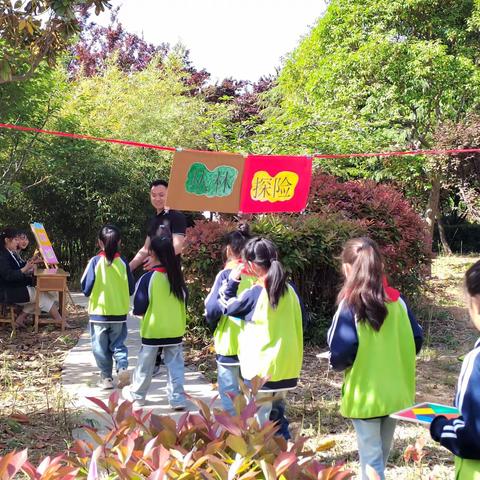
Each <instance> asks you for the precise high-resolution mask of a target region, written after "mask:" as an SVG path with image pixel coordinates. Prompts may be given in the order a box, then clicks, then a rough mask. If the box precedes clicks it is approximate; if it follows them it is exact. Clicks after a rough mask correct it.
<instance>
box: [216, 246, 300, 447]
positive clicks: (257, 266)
mask: <svg viewBox="0 0 480 480" xmlns="http://www.w3.org/2000/svg"><path fill="white" fill-rule="evenodd" d="M244 268H246V270H247V271H248V272H249V273H250V274H252V275H254V276H255V277H256V279H257V282H256V283H255V285H253V286H252V287H250V288H248V289H245V290H243V291H242V292H241V293H240V294H239V293H238V292H239V288H240V283H241V274H242V271H243V270H244ZM220 302H221V304H222V311H223V314H224V315H227V316H230V317H236V318H240V319H242V320H244V321H245V325H244V331H243V332H242V341H241V343H240V347H239V354H238V356H239V360H240V370H241V374H242V377H243V378H244V379H245V380H246V381H247V382H248V381H250V380H252V379H253V378H254V377H256V376H258V377H262V378H265V377H266V378H267V382H266V383H265V384H264V385H263V386H262V387H261V389H260V391H259V393H258V396H257V399H258V400H262V402H261V407H260V408H259V410H258V412H257V419H258V422H259V423H260V425H263V424H264V423H265V422H267V421H268V420H269V417H270V414H271V412H272V407H273V404H274V403H275V404H276V405H279V404H283V401H284V399H285V397H286V392H287V391H288V390H291V389H293V388H295V387H296V385H297V381H298V377H299V375H300V370H301V368H302V361H303V327H302V324H303V323H304V322H303V320H304V317H305V311H304V309H303V305H302V302H301V300H300V298H299V296H298V295H297V293H296V291H295V289H294V288H293V287H292V285H291V284H290V283H288V282H287V278H286V274H285V271H284V269H283V266H282V264H281V263H280V261H279V259H278V251H277V248H276V246H275V245H274V244H273V242H271V241H270V240H268V239H266V238H260V237H257V238H253V239H251V240H250V241H249V242H248V243H247V244H246V246H245V249H244V252H243V265H239V266H237V267H235V268H234V269H233V270H232V271H231V273H230V275H229V279H228V282H227V284H226V287H225V289H224V290H223V291H222V292H221V294H220ZM267 398H268V399H270V400H267ZM272 400H273V401H272ZM285 421H286V420H285ZM279 423H281V422H279ZM280 427H282V425H280ZM284 436H285V437H286V438H289V434H288V431H287V432H286V433H285V434H284Z"/></svg>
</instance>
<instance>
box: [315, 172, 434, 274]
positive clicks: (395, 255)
mask: <svg viewBox="0 0 480 480" xmlns="http://www.w3.org/2000/svg"><path fill="white" fill-rule="evenodd" d="M307 212H309V213H315V212H318V213H332V212H337V213H339V214H341V215H342V216H343V217H345V218H349V219H352V220H357V221H359V222H360V224H362V225H363V226H364V227H365V228H366V231H367V234H368V235H369V236H370V237H371V238H373V239H374V240H375V241H376V242H378V244H379V245H380V248H381V250H382V253H383V255H384V258H385V263H386V265H387V271H388V273H389V274H390V275H391V276H392V277H393V278H394V280H398V281H402V278H403V279H404V278H405V277H412V276H413V277H415V278H419V277H421V276H422V272H423V271H424V267H425V266H426V265H427V264H428V263H429V262H430V259H431V251H430V247H429V245H430V242H429V239H428V231H427V228H426V224H425V222H424V220H422V218H421V217H420V216H419V215H418V214H417V213H416V212H415V211H414V210H413V208H412V206H411V205H410V204H409V203H408V201H407V200H406V199H405V198H404V197H403V196H402V194H401V193H400V192H398V191H397V190H395V189H394V188H393V187H391V186H389V185H384V184H378V183H376V182H373V181H371V180H352V181H347V182H343V183H342V182H340V181H339V180H338V179H336V178H335V177H333V176H331V175H326V174H315V175H314V176H313V178H312V186H311V190H310V198H309V203H308V208H307Z"/></svg>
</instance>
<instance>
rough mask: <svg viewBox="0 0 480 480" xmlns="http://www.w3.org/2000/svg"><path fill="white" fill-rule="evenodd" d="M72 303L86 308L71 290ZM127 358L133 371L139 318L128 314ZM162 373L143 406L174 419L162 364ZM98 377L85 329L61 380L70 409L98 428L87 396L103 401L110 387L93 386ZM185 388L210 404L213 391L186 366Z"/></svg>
mask: <svg viewBox="0 0 480 480" xmlns="http://www.w3.org/2000/svg"><path fill="white" fill-rule="evenodd" d="M72 297H73V299H74V301H75V303H76V304H77V305H79V306H82V307H86V305H87V302H88V299H87V298H85V297H84V296H83V295H82V294H79V293H72ZM127 326H128V338H127V346H128V358H129V370H130V371H131V372H133V369H134V368H135V365H136V362H137V355H138V351H139V349H140V336H139V319H138V318H136V317H133V316H130V315H129V316H128V319H127ZM161 368H162V369H164V370H163V371H162V373H161V374H160V375H159V376H157V377H154V379H153V381H152V385H151V386H150V390H149V392H148V395H147V402H146V404H145V407H144V408H145V409H149V410H153V412H154V413H156V414H159V415H168V416H170V417H172V418H175V419H177V418H178V417H179V416H180V415H182V413H183V412H174V411H173V410H172V409H171V408H170V407H169V405H168V400H167V397H166V392H165V386H166V370H165V367H164V366H162V367H161ZM99 378H100V376H99V373H98V368H97V366H96V365H95V360H94V358H93V354H92V349H91V346H90V335H89V333H88V329H87V330H85V332H84V333H83V334H82V335H81V337H80V339H79V341H78V343H77V345H76V346H75V347H74V348H73V349H72V350H70V352H69V353H68V355H67V357H66V358H65V361H64V364H63V374H62V383H63V386H64V389H65V390H66V392H67V393H68V394H69V395H70V397H71V399H72V403H73V405H74V408H76V409H78V410H79V411H80V413H81V415H82V418H83V419H84V421H85V422H86V423H87V424H91V425H94V426H98V427H100V428H102V427H103V426H105V425H104V423H105V422H104V421H103V420H102V416H100V415H98V413H99V412H100V411H101V410H100V409H99V408H98V407H96V406H95V405H94V404H93V403H92V402H90V401H89V400H87V397H97V398H100V399H102V400H107V399H108V397H109V396H110V394H111V393H112V391H113V390H101V389H99V388H98V387H97V386H96V383H97V381H98V380H99ZM185 391H186V393H187V394H189V395H190V396H192V397H195V398H199V399H201V400H203V401H205V402H207V403H210V402H211V401H212V399H213V398H215V397H216V395H217V391H216V390H214V389H213V388H212V385H211V384H210V383H209V382H208V381H207V380H206V379H205V377H204V376H203V375H202V374H201V373H199V372H197V371H192V370H189V369H186V370H185ZM187 404H188V405H187V406H188V410H196V407H195V405H194V404H193V403H192V402H187ZM214 405H215V406H216V407H220V403H219V401H218V400H216V402H215V404H214ZM76 433H77V436H79V437H83V435H82V433H81V432H80V431H79V432H76Z"/></svg>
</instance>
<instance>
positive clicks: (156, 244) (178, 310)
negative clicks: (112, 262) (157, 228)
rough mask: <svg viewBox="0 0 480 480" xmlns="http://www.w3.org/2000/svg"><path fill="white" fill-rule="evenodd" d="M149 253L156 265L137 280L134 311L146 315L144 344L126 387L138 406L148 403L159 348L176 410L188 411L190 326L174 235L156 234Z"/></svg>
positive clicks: (142, 331) (142, 327)
mask: <svg viewBox="0 0 480 480" xmlns="http://www.w3.org/2000/svg"><path fill="white" fill-rule="evenodd" d="M149 255H150V257H151V258H152V261H153V263H154V266H153V268H152V269H151V270H149V271H148V272H147V273H145V274H144V275H143V276H142V277H140V280H139V281H138V282H137V286H136V288H135V294H134V297H133V314H134V315H138V316H140V317H142V320H141V325H140V335H141V341H142V346H141V349H140V352H139V354H138V361H137V366H136V368H135V372H134V374H133V381H132V385H130V387H125V388H124V389H123V390H122V396H123V398H124V399H125V400H128V401H130V402H132V403H133V405H134V407H141V406H143V405H144V404H145V398H146V396H147V392H148V389H149V387H150V384H151V382H152V376H153V370H154V367H155V360H156V357H157V351H158V348H159V347H163V355H164V362H165V366H166V367H167V396H168V400H169V403H170V406H171V407H172V408H173V409H174V410H185V408H186V405H185V391H184V388H183V384H184V369H185V366H184V361H183V348H182V340H183V335H184V333H185V326H186V311H185V310H186V306H185V303H186V297H187V290H186V287H185V283H184V281H183V275H182V270H181V267H180V262H179V261H178V259H177V258H176V257H175V250H174V248H173V243H172V238H171V236H157V237H153V238H152V239H151V242H150V248H149Z"/></svg>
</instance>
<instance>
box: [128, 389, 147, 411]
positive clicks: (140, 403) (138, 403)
mask: <svg viewBox="0 0 480 480" xmlns="http://www.w3.org/2000/svg"><path fill="white" fill-rule="evenodd" d="M122 397H123V398H124V399H125V400H127V401H129V402H132V406H133V408H135V409H137V408H141V407H143V406H145V400H143V399H138V400H135V399H134V398H133V395H132V392H131V391H130V388H128V387H123V388H122Z"/></svg>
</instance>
